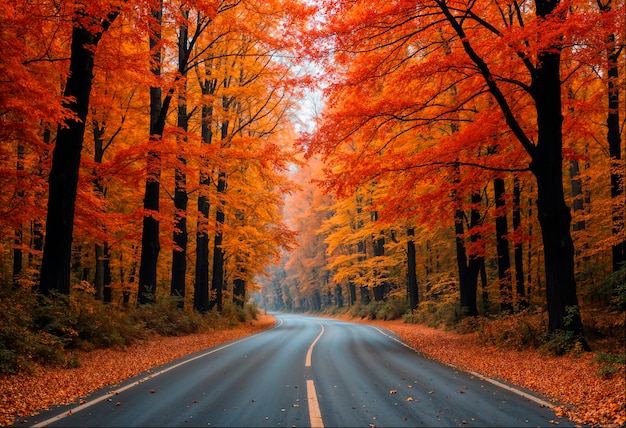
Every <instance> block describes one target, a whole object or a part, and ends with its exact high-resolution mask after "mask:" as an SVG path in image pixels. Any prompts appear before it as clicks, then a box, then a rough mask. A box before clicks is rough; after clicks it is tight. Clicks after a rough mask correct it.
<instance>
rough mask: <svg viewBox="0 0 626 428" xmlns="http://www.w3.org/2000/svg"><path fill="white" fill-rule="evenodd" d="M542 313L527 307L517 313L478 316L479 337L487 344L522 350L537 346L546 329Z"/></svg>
mask: <svg viewBox="0 0 626 428" xmlns="http://www.w3.org/2000/svg"><path fill="white" fill-rule="evenodd" d="M544 318H545V317H544V316H543V314H542V313H539V312H534V311H532V310H530V309H525V310H523V311H521V312H518V313H515V314H501V315H498V316H494V317H492V318H488V319H487V318H478V327H477V331H478V339H479V341H480V342H481V343H483V344H485V345H495V346H498V347H500V348H505V349H516V350H518V351H519V350H522V349H527V348H537V347H539V346H540V345H541V344H542V342H541V340H542V337H543V331H544V330H545V319H544Z"/></svg>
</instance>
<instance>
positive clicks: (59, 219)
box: [39, 5, 119, 294]
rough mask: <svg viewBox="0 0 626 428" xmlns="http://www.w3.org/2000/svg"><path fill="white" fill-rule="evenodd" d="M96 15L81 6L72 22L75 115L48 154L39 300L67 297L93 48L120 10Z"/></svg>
mask: <svg viewBox="0 0 626 428" xmlns="http://www.w3.org/2000/svg"><path fill="white" fill-rule="evenodd" d="M100 13H101V16H97V15H96V16H94V15H90V14H89V10H88V8H87V7H86V5H83V6H82V7H80V8H78V9H77V10H76V11H75V12H74V15H73V17H72V23H73V28H72V42H71V49H70V66H69V69H70V74H69V76H68V78H67V83H66V85H65V91H64V96H65V97H67V99H68V100H70V101H67V103H66V107H67V108H68V109H69V110H70V111H72V112H73V113H74V117H72V118H71V119H67V120H66V121H65V124H60V125H59V128H58V131H57V140H56V144H55V146H54V150H53V154H52V169H51V170H50V177H49V184H50V187H49V195H48V214H47V219H46V240H45V245H44V249H43V259H42V265H41V277H40V284H39V291H40V292H41V293H42V294H49V293H50V292H52V291H58V292H60V293H63V294H69V292H70V262H71V251H72V233H73V227H74V209H75V203H76V191H77V187H78V170H79V167H80V157H81V151H82V147H83V139H84V134H85V123H86V120H87V113H88V111H89V95H90V93H91V84H92V80H93V65H94V58H93V57H94V52H93V47H95V46H96V45H97V44H98V42H99V41H100V39H101V38H102V35H103V33H104V32H105V31H106V30H107V29H108V28H109V27H110V26H111V24H112V23H113V21H114V20H115V19H116V17H117V16H118V14H119V10H118V9H117V8H113V9H112V10H106V9H105V10H104V12H102V11H101V12H100ZM94 24H95V27H94Z"/></svg>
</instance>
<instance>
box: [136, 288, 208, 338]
mask: <svg viewBox="0 0 626 428" xmlns="http://www.w3.org/2000/svg"><path fill="white" fill-rule="evenodd" d="M179 303H180V298H179V297H173V296H169V295H160V296H157V299H156V302H155V303H153V304H150V305H144V306H141V307H140V308H138V309H137V311H136V313H135V317H136V320H135V322H134V324H138V325H143V326H144V327H145V328H147V329H150V330H153V331H155V332H156V333H158V334H160V335H162V336H180V335H185V334H191V333H197V332H199V331H202V330H203V329H205V328H206V327H207V325H208V324H207V322H206V318H205V317H203V316H202V315H201V314H199V313H197V312H195V311H188V310H181V309H180V308H179Z"/></svg>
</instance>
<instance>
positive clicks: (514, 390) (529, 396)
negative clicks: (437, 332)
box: [368, 325, 555, 410]
mask: <svg viewBox="0 0 626 428" xmlns="http://www.w3.org/2000/svg"><path fill="white" fill-rule="evenodd" d="M368 326H369V327H371V328H373V329H374V330H376V331H377V332H379V333H380V334H382V335H383V336H387V337H388V338H390V339H391V340H395V341H396V342H398V343H399V344H401V345H402V346H404V347H405V348H409V349H410V350H412V351H413V352H416V353H418V354H420V355H424V354H422V353H421V352H420V351H418V350H417V349H415V348H414V347H412V346H411V345H409V344H408V343H406V342H404V341H402V340H400V339H398V338H396V337H393V336H392V335H390V334H387V333H385V332H384V331H383V330H381V329H380V328H379V327H376V326H373V325H368ZM430 359H431V360H433V359H432V358H430ZM433 361H436V360H433ZM437 362H438V363H440V364H445V365H446V366H448V367H451V368H453V369H454V370H459V371H463V372H465V373H468V374H470V375H472V376H475V377H477V378H479V379H480V380H484V381H486V382H489V383H491V384H493V385H496V386H497V387H500V388H502V389H505V390H507V391H509V392H512V393H514V394H517V395H519V396H520V397H524V398H526V399H527V400H530V401H532V402H534V403H537V404H539V405H540V406H543V407H547V408H549V409H551V410H552V409H554V407H555V405H554V404H552V403H549V402H547V401H545V400H542V399H541V398H539V397H535V396H534V395H532V394H528V393H527V392H524V391H521V390H519V389H517V388H515V387H513V386H509V385H506V384H504V383H502V382H498V381H497V380H495V379H491V378H489V377H487V376H484V375H482V374H480V373H477V372H473V371H469V370H463V369H460V368H459V367H457V366H455V365H454V364H450V363H443V362H441V361H437Z"/></svg>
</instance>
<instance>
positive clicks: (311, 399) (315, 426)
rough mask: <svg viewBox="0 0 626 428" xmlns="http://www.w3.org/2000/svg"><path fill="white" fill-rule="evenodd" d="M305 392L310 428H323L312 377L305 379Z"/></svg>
mask: <svg viewBox="0 0 626 428" xmlns="http://www.w3.org/2000/svg"><path fill="white" fill-rule="evenodd" d="M306 394H307V401H308V403H309V419H310V422H311V427H312V428H324V421H322V413H321V412H320V405H319V403H318V402H317V392H315V384H314V383H313V380H312V379H307V381H306Z"/></svg>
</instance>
